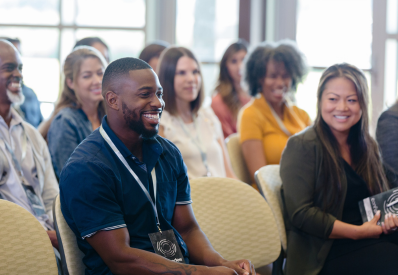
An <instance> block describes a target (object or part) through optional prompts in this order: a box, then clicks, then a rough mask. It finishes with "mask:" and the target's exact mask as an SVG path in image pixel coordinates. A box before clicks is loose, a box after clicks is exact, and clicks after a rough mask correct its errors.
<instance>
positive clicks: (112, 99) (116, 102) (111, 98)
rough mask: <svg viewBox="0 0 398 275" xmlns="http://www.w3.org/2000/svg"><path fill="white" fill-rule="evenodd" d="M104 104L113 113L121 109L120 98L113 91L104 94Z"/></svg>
mask: <svg viewBox="0 0 398 275" xmlns="http://www.w3.org/2000/svg"><path fill="white" fill-rule="evenodd" d="M105 102H106V104H107V105H108V106H109V107H110V108H112V109H113V110H115V111H119V110H120V107H121V102H120V97H119V96H118V95H117V94H116V93H115V92H113V91H107V92H106V93H105Z"/></svg>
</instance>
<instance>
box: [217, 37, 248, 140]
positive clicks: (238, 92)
mask: <svg viewBox="0 0 398 275" xmlns="http://www.w3.org/2000/svg"><path fill="white" fill-rule="evenodd" d="M246 54H247V43H246V42H245V41H243V40H239V41H238V42H236V43H233V44H231V45H230V46H229V47H228V48H227V50H226V51H225V53H224V55H223V57H222V59H221V62H220V75H219V76H218V83H217V86H216V89H215V92H216V94H215V95H214V97H213V99H212V103H211V107H212V108H213V111H214V113H215V114H216V115H217V117H218V119H219V120H220V122H221V126H222V130H223V134H224V137H225V138H226V137H228V136H229V135H231V134H234V133H236V132H237V131H236V122H237V117H238V112H239V110H240V108H242V106H243V105H245V104H246V103H248V102H249V101H250V96H249V95H248V94H247V93H246V91H244V89H243V88H242V86H241V80H242V67H243V60H244V58H245V56H246Z"/></svg>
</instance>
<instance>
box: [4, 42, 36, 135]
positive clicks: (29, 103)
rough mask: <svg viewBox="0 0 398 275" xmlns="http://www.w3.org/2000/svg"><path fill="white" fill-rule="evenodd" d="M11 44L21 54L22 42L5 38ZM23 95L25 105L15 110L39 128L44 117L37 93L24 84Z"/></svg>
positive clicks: (15, 107) (16, 106)
mask: <svg viewBox="0 0 398 275" xmlns="http://www.w3.org/2000/svg"><path fill="white" fill-rule="evenodd" d="M3 39H5V40H7V41H8V42H11V44H13V45H14V47H15V48H17V50H18V51H19V53H21V41H20V40H19V39H18V38H16V39H12V38H3ZM22 94H23V96H24V99H25V100H23V103H22V104H20V105H14V106H13V107H14V109H15V110H16V111H17V112H18V113H19V114H20V115H21V117H22V118H23V119H24V120H25V121H26V122H29V123H30V124H32V125H33V126H34V127H36V128H37V127H38V126H39V124H40V123H41V122H42V121H43V115H42V114H41V110H40V102H39V100H38V99H37V96H36V93H35V92H34V91H33V90H32V89H31V88H29V87H28V86H26V85H25V84H24V83H23V82H22Z"/></svg>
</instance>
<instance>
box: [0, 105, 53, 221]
mask: <svg viewBox="0 0 398 275" xmlns="http://www.w3.org/2000/svg"><path fill="white" fill-rule="evenodd" d="M11 115H12V118H11V122H10V127H8V126H7V124H6V122H5V121H4V119H3V117H1V116H0V194H1V195H2V197H3V198H4V199H6V200H8V201H11V202H13V203H16V204H18V205H20V206H22V207H23V208H25V209H26V210H28V211H29V212H30V213H32V215H34V216H35V217H36V218H37V219H38V220H39V222H40V223H41V224H42V225H43V227H44V228H46V229H53V226H52V222H51V221H50V219H49V217H48V215H47V214H44V215H42V216H40V217H38V216H36V215H35V212H34V210H33V208H32V207H31V205H30V203H29V200H28V198H27V196H26V192H25V190H24V188H23V187H22V183H21V179H20V177H19V174H18V171H17V170H16V168H15V166H14V162H13V160H12V155H11V153H10V152H9V151H8V150H7V148H6V145H5V142H7V144H8V145H9V146H10V147H11V148H12V150H13V152H14V155H15V157H16V159H17V161H18V162H19V163H20V165H21V168H22V172H23V175H24V178H25V180H26V183H27V185H30V186H32V187H33V189H34V191H35V193H36V195H37V196H38V197H39V199H40V200H41V202H42V203H43V200H42V198H41V190H40V184H39V179H38V175H37V167H36V164H35V161H34V156H33V150H32V146H31V144H30V142H29V141H28V139H27V137H26V134H25V132H24V128H23V126H22V121H23V120H22V118H21V117H20V116H19V115H18V114H17V113H16V111H15V110H14V109H11ZM23 147H24V148H25V149H26V150H22V148H23ZM23 151H25V152H23ZM43 205H44V203H43Z"/></svg>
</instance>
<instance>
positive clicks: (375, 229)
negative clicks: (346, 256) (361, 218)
mask: <svg viewBox="0 0 398 275" xmlns="http://www.w3.org/2000/svg"><path fill="white" fill-rule="evenodd" d="M379 219H380V211H377V212H376V215H375V216H374V217H373V219H372V220H370V221H368V222H365V223H364V224H362V225H361V226H359V229H360V230H359V234H358V237H357V239H358V240H359V239H378V238H379V237H380V234H381V233H383V229H382V227H381V226H379V225H377V222H378V221H379Z"/></svg>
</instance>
